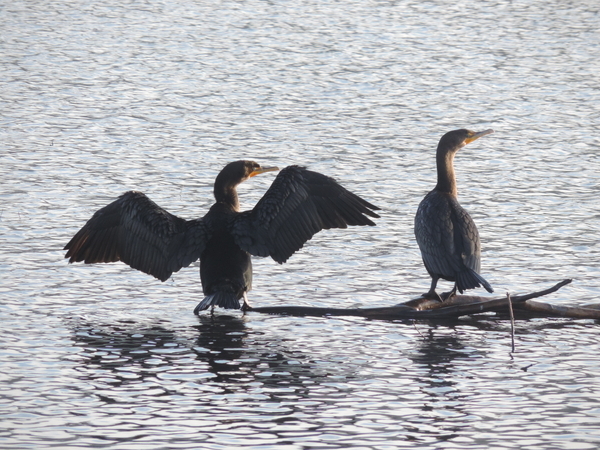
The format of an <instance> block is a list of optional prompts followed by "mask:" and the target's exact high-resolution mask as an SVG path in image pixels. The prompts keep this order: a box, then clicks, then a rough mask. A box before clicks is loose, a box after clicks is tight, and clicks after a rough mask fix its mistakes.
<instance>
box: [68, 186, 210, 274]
mask: <svg viewBox="0 0 600 450" xmlns="http://www.w3.org/2000/svg"><path fill="white" fill-rule="evenodd" d="M209 238H210V232H209V230H208V229H207V227H206V225H205V224H204V222H203V221H202V219H197V220H190V221H187V220H185V219H182V218H180V217H177V216H174V215H173V214H171V213H169V212H167V211H165V210H164V209H162V208H161V207H160V206H158V205H157V204H156V203H154V202H153V201H152V200H150V199H149V198H148V197H146V196H145V195H144V194H142V193H141V192H135V191H130V192H126V193H125V194H123V195H121V196H120V197H119V198H118V199H117V200H115V201H114V202H112V203H111V204H109V205H107V206H105V207H104V208H102V209H99V210H98V211H96V213H95V214H94V215H93V216H92V218H91V219H90V220H88V222H87V223H86V224H85V225H84V226H83V228H82V229H81V230H79V231H78V232H77V234H76V235H75V236H73V238H72V239H71V240H70V241H69V243H68V244H67V245H66V246H65V248H64V250H68V251H67V254H66V255H65V258H70V259H69V262H70V263H73V262H79V261H83V262H84V263H86V264H91V263H99V262H113V261H123V262H124V263H126V264H129V265H130V266H131V267H133V268H134V269H137V270H140V271H142V272H145V273H147V274H150V275H153V276H155V277H156V278H158V279H159V280H161V281H165V280H167V279H168V278H169V277H170V276H171V274H172V273H173V272H177V271H178V270H179V269H181V268H182V267H186V266H189V265H190V264H191V263H192V262H194V261H196V260H197V259H198V258H199V257H200V254H201V253H202V251H203V250H204V247H205V246H206V242H207V241H208V239H209Z"/></svg>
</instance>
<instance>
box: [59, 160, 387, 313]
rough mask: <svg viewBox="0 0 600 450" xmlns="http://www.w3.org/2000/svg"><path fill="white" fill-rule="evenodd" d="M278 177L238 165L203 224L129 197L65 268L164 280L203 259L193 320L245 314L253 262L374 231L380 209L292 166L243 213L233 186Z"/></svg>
mask: <svg viewBox="0 0 600 450" xmlns="http://www.w3.org/2000/svg"><path fill="white" fill-rule="evenodd" d="M276 170H279V169H278V168H277V167H261V166H260V165H259V164H257V163H255V162H253V161H235V162H232V163H229V164H227V165H226V166H225V168H223V170H221V172H220V173H219V175H218V176H217V178H216V180H215V185H214V195H215V200H216V203H215V204H214V205H213V206H212V207H211V208H210V210H209V211H208V213H207V214H206V215H205V216H204V217H202V218H201V219H194V220H185V219H182V218H180V217H177V216H175V215H173V214H170V213H169V212H167V211H165V210H164V209H162V208H161V207H160V206H158V205H157V204H156V203H154V202H153V201H152V200H150V199H149V198H148V197H146V195H144V194H143V193H141V192H135V191H130V192H126V193H125V194H123V195H121V196H120V197H119V198H118V199H117V200H115V201H114V202H112V203H111V204H109V205H107V206H105V207H104V208H102V209H100V210H98V211H97V212H96V213H95V214H94V215H93V216H92V218H91V219H90V220H89V221H88V222H87V223H86V224H85V225H84V226H83V228H82V229H81V230H79V231H78V232H77V234H75V236H74V237H73V238H72V239H71V240H70V241H69V243H68V244H67V245H66V246H65V248H64V249H65V250H68V251H67V254H66V255H65V258H70V259H69V262H70V263H73V262H79V261H83V262H84V263H86V264H91V263H99V262H113V261H123V262H124V263H126V264H129V265H130V266H131V267H133V268H134V269H138V270H140V271H142V272H145V273H147V274H150V275H153V276H154V277H156V278H158V279H159V280H161V281H165V280H167V279H168V278H169V277H170V276H171V274H172V273H173V272H177V271H178V270H179V269H181V268H182V267H186V266H189V265H190V264H191V263H192V262H194V261H196V260H197V259H198V258H200V279H201V281H202V288H203V292H204V295H205V298H204V300H202V301H201V302H200V303H199V304H198V306H197V307H196V308H195V309H194V313H195V314H198V312H199V311H201V310H204V309H207V308H208V307H210V306H213V307H214V306H215V305H216V306H221V307H223V308H229V309H240V302H239V299H240V298H242V297H243V299H244V305H243V309H250V305H249V303H248V300H247V296H246V292H248V291H249V290H250V289H251V287H252V262H251V260H250V255H255V256H271V258H273V259H274V260H275V261H277V262H278V263H280V264H281V263H284V262H285V261H287V259H288V258H289V257H290V256H292V254H294V252H296V251H297V250H299V249H300V248H302V246H303V245H304V243H305V242H306V241H308V240H309V239H310V238H311V237H312V236H313V235H314V234H315V233H317V232H318V231H320V230H323V229H328V228H346V227H347V226H348V225H375V224H374V223H373V222H372V221H371V220H370V219H369V218H368V217H366V216H371V217H379V216H378V215H377V214H376V213H374V212H373V210H377V209H379V208H378V207H376V206H374V205H372V204H371V203H369V202H367V201H366V200H363V199H362V198H360V197H359V196H357V195H355V194H353V193H352V192H350V191H348V190H346V189H345V188H344V187H342V186H341V185H339V184H338V183H337V182H336V181H335V180H334V179H333V178H330V177H328V176H325V175H322V174H320V173H317V172H312V171H310V170H307V169H306V168H304V167H299V166H289V167H286V168H285V169H283V170H282V171H281V172H280V173H279V174H278V175H277V177H276V178H275V181H274V182H273V184H272V185H271V187H270V188H269V189H268V190H267V192H266V193H265V195H264V196H263V197H262V199H260V201H259V202H258V203H257V204H256V206H255V207H254V209H252V210H250V211H245V212H240V204H239V201H238V195H237V191H236V186H237V185H238V184H240V183H241V182H243V181H245V180H247V179H248V178H250V177H253V176H255V175H258V174H261V173H264V172H272V171H276Z"/></svg>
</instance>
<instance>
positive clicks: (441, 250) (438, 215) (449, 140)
mask: <svg viewBox="0 0 600 450" xmlns="http://www.w3.org/2000/svg"><path fill="white" fill-rule="evenodd" d="M493 132H494V131H493V130H485V131H481V132H479V133H475V132H473V131H470V130H464V129H463V130H454V131H450V132H449V133H446V134H445V135H444V136H442V138H441V139H440V142H439V144H438V147H437V153H436V164H437V185H436V186H435V188H434V189H433V190H432V191H431V192H430V193H429V194H427V195H426V196H425V198H424V199H423V200H422V201H421V203H420V204H419V208H418V210H417V215H416V216H415V236H416V238H417V243H418V244H419V248H420V249H421V255H422V257H423V263H424V264H425V268H426V269H427V272H429V275H431V289H429V292H427V293H426V294H424V297H427V298H436V299H440V300H441V298H440V297H439V296H438V294H437V293H436V292H435V287H436V285H437V282H438V280H439V279H440V278H443V279H444V280H448V281H454V282H455V283H454V288H453V289H452V290H451V291H450V293H449V295H448V296H447V298H450V297H451V296H453V295H455V294H456V290H457V289H458V291H459V292H460V293H461V294H462V293H463V291H464V290H465V289H473V288H476V287H479V286H483V287H484V288H485V289H486V290H487V291H488V292H493V291H494V290H493V289H492V287H491V286H490V284H489V283H488V282H487V281H485V280H484V279H483V277H482V276H481V275H479V270H480V267H481V244H480V242H479V233H478V232H477V227H476V226H475V222H473V219H471V216H470V215H469V213H468V212H467V211H466V210H465V209H463V208H462V206H460V205H459V203H458V199H457V195H458V191H457V189H456V177H455V175H454V155H455V154H456V152H457V151H458V150H460V149H461V148H463V147H464V146H465V145H467V144H469V143H470V142H473V141H474V140H476V139H479V138H480V137H482V136H485V135H487V134H490V133H493Z"/></svg>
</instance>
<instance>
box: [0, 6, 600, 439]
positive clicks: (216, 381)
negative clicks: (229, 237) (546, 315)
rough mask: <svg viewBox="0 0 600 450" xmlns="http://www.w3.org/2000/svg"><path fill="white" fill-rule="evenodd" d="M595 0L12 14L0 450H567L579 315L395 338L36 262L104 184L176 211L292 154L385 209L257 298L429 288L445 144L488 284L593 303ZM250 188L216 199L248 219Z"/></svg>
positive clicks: (103, 195)
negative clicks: (459, 144) (221, 308)
mask: <svg viewBox="0 0 600 450" xmlns="http://www.w3.org/2000/svg"><path fill="white" fill-rule="evenodd" d="M599 19H600V17H599V12H598V8H597V5H596V3H595V2H586V1H581V2H570V1H559V0H552V1H549V2H527V1H516V2H515V1H513V2H503V1H497V2H492V1H482V2H476V3H473V2H471V3H460V2H459V3H456V2H454V3H448V2H442V1H430V2H410V1H406V2H403V1H396V2H383V1H354V0H349V1H346V2H342V3H340V2H332V1H316V0H301V1H295V2H286V1H272V2H263V1H256V0H251V1H229V0H225V1H222V2H202V1H199V2H159V1H148V2H143V1H139V2H135V1H127V0H125V1H121V2H111V1H106V2H87V1H83V0H81V1H54V2H29V1H19V0H17V1H13V2H10V3H7V2H5V4H4V5H3V6H2V8H1V9H0V24H1V29H2V32H1V36H2V44H1V47H0V48H1V52H0V67H1V69H2V70H1V71H0V80H1V83H2V89H1V90H0V103H1V105H2V114H1V117H0V121H1V123H2V126H1V127H0V162H1V164H0V177H1V179H2V183H0V198H1V199H2V206H0V244H1V245H0V269H1V273H2V274H3V277H2V278H3V282H2V285H1V286H0V298H1V304H0V320H1V322H2V330H3V333H1V335H0V380H1V381H2V383H1V384H0V398H1V399H2V401H0V447H2V448H6V449H13V448H14V449H16V448H19V449H21V448H73V449H75V448H111V449H119V448H120V449H175V448H185V449H189V448H202V449H225V448H232V447H238V448H244V449H259V448H260V449H267V448H276V449H294V450H295V449H325V448H328V449H329V448H330V449H346V448H353V449H389V448H404V447H406V448H409V447H410V448H415V447H416V448H428V449H439V448H444V449H448V448H464V449H478V448H481V449H488V448H516V447H521V448H528V449H538V448H539V449H541V448H543V449H556V448H565V449H588V448H590V449H591V448H597V447H598V445H599V444H600V432H599V431H598V430H600V402H599V401H598V398H599V394H600V379H599V377H598V373H599V371H600V364H599V363H598V360H597V353H598V344H597V342H598V329H597V324H596V323H595V322H593V321H586V320H580V321H572V320H530V321H523V322H519V323H518V325H517V336H516V341H517V342H516V345H517V352H516V353H515V354H514V355H512V357H511V356H510V355H509V353H508V352H509V349H510V337H509V334H508V331H509V326H508V324H507V323H506V322H503V321H495V320H492V319H491V318H485V317H484V318H478V319H463V320H459V321H456V322H452V323H440V324H432V323H425V322H423V323H416V324H413V325H410V324H404V323H395V322H385V321H367V320H363V319H356V318H345V319H343V318H297V317H276V316H263V315H260V314H257V313H248V314H245V315H242V314H241V313H237V312H218V313H217V314H216V315H215V316H214V317H212V318H211V317H208V316H202V317H199V318H197V317H195V316H193V315H192V313H191V311H192V309H193V307H194V306H195V305H196V303H197V302H198V300H199V299H200V297H201V289H200V284H199V279H198V273H197V268H188V269H184V270H182V271H181V272H179V273H177V274H175V275H174V277H173V278H172V279H170V280H169V281H167V282H166V283H159V282H158V281H156V280H154V279H153V278H152V277H148V276H147V275H144V274H141V273H138V272H135V271H133V270H131V269H129V268H127V267H126V266H124V265H122V264H112V265H98V266H83V265H67V264H66V262H65V261H64V259H63V252H62V251H61V249H62V247H63V246H64V244H65V243H66V242H67V241H68V240H69V238H70V237H71V236H72V235H73V233H74V232H75V231H77V230H78V229H79V227H81V226H82V225H83V223H84V222H85V221H86V220H87V219H88V218H89V217H90V216H91V214H92V213H93V212H94V211H95V210H97V209H98V208H99V207H101V206H104V205H105V204H107V203H108V202H110V201H111V200H112V199H114V198H115V197H116V196H118V195H119V194H120V193H122V192H123V191H125V190H129V189H137V190H141V191H143V192H146V193H147V194H148V195H149V196H150V197H151V198H152V199H153V200H155V201H156V202H157V203H158V204H160V205H162V206H164V207H166V208H167V209H169V211H171V212H173V213H175V214H177V215H180V216H182V217H186V218H192V217H199V216H201V215H203V214H204V212H205V211H206V209H207V207H208V206H209V205H210V204H211V195H212V182H213V180H214V177H215V175H216V174H217V173H218V171H219V170H220V168H221V167H222V166H223V165H224V164H225V163H227V162H229V161H231V160H234V159H240V158H245V159H256V160H257V161H259V162H261V163H265V164H277V165H279V166H285V165H288V164H304V165H307V166H308V167H310V168H311V169H314V170H318V171H320V172H323V173H326V174H328V175H331V176H334V177H336V178H337V179H338V180H340V181H341V182H342V183H343V184H344V185H345V186H347V187H348V188H349V189H351V190H353V191H355V192H357V193H358V194H360V195H362V196H364V197H365V198H367V199H368V200H369V201H372V202H373V203H375V204H377V205H379V206H381V207H382V208H383V212H382V218H381V219H380V220H379V221H378V226H377V228H369V229H362V228H360V229H356V228H355V229H349V230H335V231H330V232H323V233H320V234H319V235H317V236H316V237H315V238H314V239H313V240H312V241H310V243H309V244H307V245H306V246H305V248H304V249H303V250H302V251H300V252H298V253H297V254H296V255H294V256H293V257H292V258H291V260H290V261H289V263H287V264H285V265H283V266H279V265H277V264H275V263H274V262H273V261H271V260H266V259H255V263H254V265H255V283H254V291H252V292H251V296H250V299H251V301H252V302H253V303H254V304H255V305H262V306H266V305H282V304H296V305H307V306H332V307H337V306H354V307H356V306H360V307H370V306H385V305H393V304H396V303H398V302H400V301H404V300H407V299H409V298H412V297H415V296H416V295H418V294H420V293H422V292H424V291H425V290H427V288H428V287H429V278H428V276H427V274H426V272H425V270H424V268H423V267H422V264H421V261H420V255H419V252H418V248H417V246H416V243H415V240H414V236H413V233H412V220H413V217H414V213H415V211H416V207H417V205H418V203H419V201H420V199H421V198H422V197H423V195H424V194H425V193H426V192H427V191H428V190H429V189H431V187H432V186H433V184H434V174H435V171H434V158H433V151H434V149H435V146H436V144H437V141H438V139H439V138H440V136H441V135H442V134H443V133H444V132H446V131H449V130H451V129H455V128H460V127H469V128H472V129H475V130H481V129H485V128H493V129H495V130H496V133H495V134H493V135H491V136H487V137H485V138H483V139H481V140H480V141H477V142H476V143H474V144H471V145H470V146H469V147H467V148H465V149H464V150H463V151H462V152H461V153H460V154H459V155H458V156H457V159H456V169H457V173H458V181H459V190H460V199H461V202H462V204H463V205H464V206H465V207H466V208H467V209H468V210H470V211H471V213H472V216H473V217H474V219H475V220H476V222H477V224H478V227H479V230H480V234H481V237H482V243H483V263H482V266H483V267H482V273H483V275H484V276H485V277H486V279H488V280H489V281H490V283H491V284H492V285H493V286H494V287H495V288H496V292H497V293H503V292H505V291H509V292H528V291H532V290H537V289H540V288H546V287H549V286H550V285H552V284H554V283H555V282H556V281H559V280H561V279H563V278H568V277H569V278H573V279H574V282H573V284H571V285H569V286H568V287H566V288H563V289H562V290H561V291H559V292H558V293H556V294H553V295H552V296H551V297H548V298H547V300H548V301H552V302H555V303H558V304H581V303H586V302H592V301H597V298H598V294H599V292H600V290H599V287H598V281H597V280H598V276H599V275H600V245H599V240H598V236H600V225H599V223H600V221H599V218H600V213H599V206H598V205H599V203H598V196H599V194H600V187H599V186H600V182H599V181H600V175H599V174H600V161H599V159H600V157H599V156H598V155H599V153H600V152H599V150H600V149H599V147H600V137H599V136H600V134H599V131H600V130H599V129H600V87H599V84H598V76H597V74H598V73H600V63H599V62H598V61H599V60H600V58H599V56H600V32H599V31H598V22H599ZM272 179H273V176H272V175H265V176H263V177H258V178H255V179H253V180H252V181H250V182H248V183H246V184H245V185H243V186H242V187H241V189H240V194H241V197H242V203H243V206H244V207H246V208H250V207H252V205H253V204H254V203H255V202H256V201H257V200H258V199H259V198H260V196H261V195H262V193H263V192H264V191H265V190H266V188H267V187H268V186H269V184H270V183H271V181H272Z"/></svg>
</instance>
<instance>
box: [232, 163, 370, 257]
mask: <svg viewBox="0 0 600 450" xmlns="http://www.w3.org/2000/svg"><path fill="white" fill-rule="evenodd" d="M378 209H379V208H378V207H377V206H375V205H372V204H371V203H369V202H367V201H366V200H363V199H362V198H360V197H359V196H358V195H356V194H353V193H352V192H350V191H348V190H347V189H345V188H344V187H343V186H341V185H340V184H338V183H337V182H336V181H335V180H334V179H333V178H330V177H328V176H325V175H322V174H320V173H317V172H312V171H310V170H307V169H306V168H304V167H299V166H288V167H286V168H285V169H283V170H282V171H281V172H280V173H279V175H277V178H275V181H274V182H273V184H272V185H271V187H270V188H269V190H268V191H267V192H266V193H265V195H264V196H263V198H262V199H261V200H260V201H259V202H258V203H257V204H256V206H255V207H254V209H252V210H251V211H246V212H244V213H241V214H239V215H238V216H237V217H236V218H235V220H234V221H233V223H232V224H231V230H230V231H231V233H232V234H233V236H234V238H235V241H236V243H237V244H238V245H239V246H240V247H241V248H242V249H244V250H246V251H247V252H249V253H251V254H253V255H256V256H271V257H272V258H273V259H274V260H275V261H277V262H279V263H283V262H285V261H287V259H288V258H289V257H290V256H292V254H294V252H296V251H297V250H299V249H300V248H302V246H303V245H304V243H305V242H306V241H308V240H309V239H310V238H311V237H312V236H313V235H314V234H315V233H317V232H319V231H321V230H323V229H328V228H346V227H347V226H348V225H375V224H374V223H373V222H372V221H371V220H370V219H369V218H368V217H367V216H371V217H375V218H377V217H379V216H378V215H377V214H376V213H374V212H373V210H378Z"/></svg>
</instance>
